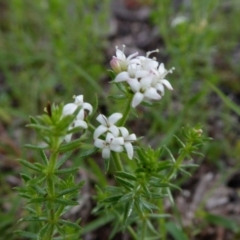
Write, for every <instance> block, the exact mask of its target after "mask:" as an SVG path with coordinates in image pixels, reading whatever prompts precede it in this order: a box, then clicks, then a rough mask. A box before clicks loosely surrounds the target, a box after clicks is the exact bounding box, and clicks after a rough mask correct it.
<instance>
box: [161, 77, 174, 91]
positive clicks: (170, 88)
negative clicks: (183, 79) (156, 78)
mask: <svg viewBox="0 0 240 240" xmlns="http://www.w3.org/2000/svg"><path fill="white" fill-rule="evenodd" d="M161 82H162V83H163V84H164V85H165V86H166V88H167V89H169V90H173V88H172V85H171V84H170V82H169V81H168V80H166V79H163V80H162V81H161Z"/></svg>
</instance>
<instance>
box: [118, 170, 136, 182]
mask: <svg viewBox="0 0 240 240" xmlns="http://www.w3.org/2000/svg"><path fill="white" fill-rule="evenodd" d="M116 176H117V177H121V178H125V179H128V180H132V181H136V180H137V178H136V176H134V175H133V174H130V173H127V172H122V171H118V172H116Z"/></svg>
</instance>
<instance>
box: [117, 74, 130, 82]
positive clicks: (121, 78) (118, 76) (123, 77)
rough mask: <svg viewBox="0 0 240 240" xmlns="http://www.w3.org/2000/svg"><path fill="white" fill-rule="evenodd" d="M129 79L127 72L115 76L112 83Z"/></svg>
mask: <svg viewBox="0 0 240 240" xmlns="http://www.w3.org/2000/svg"><path fill="white" fill-rule="evenodd" d="M129 78H130V77H129V75H128V73H127V72H121V73H119V74H118V75H117V76H116V78H115V79H114V82H124V81H127V80H128V79H129Z"/></svg>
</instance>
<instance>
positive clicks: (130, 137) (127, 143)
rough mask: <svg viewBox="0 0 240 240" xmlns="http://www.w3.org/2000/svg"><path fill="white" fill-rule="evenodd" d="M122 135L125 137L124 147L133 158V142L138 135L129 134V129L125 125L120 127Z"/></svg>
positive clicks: (129, 156)
mask: <svg viewBox="0 0 240 240" xmlns="http://www.w3.org/2000/svg"><path fill="white" fill-rule="evenodd" d="M119 130H120V132H121V135H122V137H123V138H124V147H125V149H126V152H127V155H128V158H129V159H132V158H133V146H132V142H134V141H136V140H137V138H136V135H135V134H134V133H132V134H129V132H128V130H127V129H126V128H125V127H119Z"/></svg>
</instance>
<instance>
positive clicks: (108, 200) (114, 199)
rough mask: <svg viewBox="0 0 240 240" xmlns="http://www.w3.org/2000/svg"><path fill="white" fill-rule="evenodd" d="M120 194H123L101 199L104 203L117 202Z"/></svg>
mask: <svg viewBox="0 0 240 240" xmlns="http://www.w3.org/2000/svg"><path fill="white" fill-rule="evenodd" d="M122 196H123V195H122V194H120V195H116V196H112V197H108V198H105V199H104V200H103V202H106V203H116V202H118V200H119V199H120V198H121V197H122Z"/></svg>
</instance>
